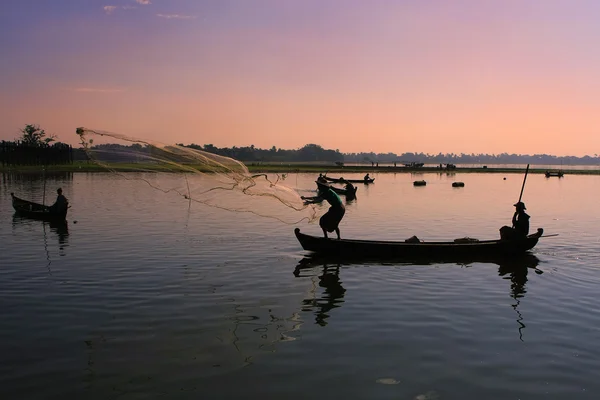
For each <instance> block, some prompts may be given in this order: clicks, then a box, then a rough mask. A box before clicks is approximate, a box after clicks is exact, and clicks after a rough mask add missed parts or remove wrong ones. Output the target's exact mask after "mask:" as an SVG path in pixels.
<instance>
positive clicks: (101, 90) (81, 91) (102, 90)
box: [66, 87, 125, 93]
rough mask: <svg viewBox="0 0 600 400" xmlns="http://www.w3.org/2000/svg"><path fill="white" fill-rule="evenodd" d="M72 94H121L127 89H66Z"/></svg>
mask: <svg viewBox="0 0 600 400" xmlns="http://www.w3.org/2000/svg"><path fill="white" fill-rule="evenodd" d="M66 90H68V91H70V92H77V93H121V92H124V91H125V89H120V88H93V87H77V88H69V89H66Z"/></svg>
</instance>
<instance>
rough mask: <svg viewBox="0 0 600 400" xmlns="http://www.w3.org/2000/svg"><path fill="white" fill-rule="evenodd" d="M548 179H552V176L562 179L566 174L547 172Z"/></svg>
mask: <svg viewBox="0 0 600 400" xmlns="http://www.w3.org/2000/svg"><path fill="white" fill-rule="evenodd" d="M545 175H546V178H550V177H552V176H556V177H558V178H562V177H563V176H564V175H565V174H564V172H562V171H546V174H545Z"/></svg>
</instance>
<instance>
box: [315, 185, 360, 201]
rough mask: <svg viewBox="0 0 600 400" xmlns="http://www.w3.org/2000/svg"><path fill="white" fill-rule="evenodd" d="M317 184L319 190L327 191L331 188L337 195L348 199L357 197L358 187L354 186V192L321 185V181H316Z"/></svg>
mask: <svg viewBox="0 0 600 400" xmlns="http://www.w3.org/2000/svg"><path fill="white" fill-rule="evenodd" d="M316 183H317V187H318V188H319V190H326V189H328V188H329V189H331V190H333V191H334V192H336V193H337V194H342V195H344V196H346V197H356V190H357V189H358V188H357V187H356V186H353V190H347V189H343V188H338V187H335V186H331V185H328V184H326V183H321V182H319V181H316Z"/></svg>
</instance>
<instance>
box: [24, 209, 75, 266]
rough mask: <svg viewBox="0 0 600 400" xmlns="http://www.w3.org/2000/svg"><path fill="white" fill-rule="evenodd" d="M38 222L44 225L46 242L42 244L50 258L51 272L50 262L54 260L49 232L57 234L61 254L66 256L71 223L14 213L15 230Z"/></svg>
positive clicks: (48, 258) (47, 256)
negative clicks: (51, 257)
mask: <svg viewBox="0 0 600 400" xmlns="http://www.w3.org/2000/svg"><path fill="white" fill-rule="evenodd" d="M38 224H39V225H41V226H42V231H43V235H44V242H43V243H42V244H40V245H43V246H44V250H45V252H46V258H47V260H48V271H49V272H50V273H51V271H50V264H51V263H52V261H51V259H50V251H49V249H48V240H49V234H51V235H56V238H57V239H58V250H59V255H60V256H64V255H65V254H66V253H65V250H66V248H67V247H68V246H69V223H68V222H67V221H66V220H59V221H39V220H34V219H30V218H24V217H21V216H19V215H18V214H14V215H13V220H12V226H13V230H15V229H19V228H21V227H26V226H36V225H38Z"/></svg>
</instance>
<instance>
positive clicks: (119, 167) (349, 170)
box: [0, 161, 600, 177]
mask: <svg viewBox="0 0 600 400" xmlns="http://www.w3.org/2000/svg"><path fill="white" fill-rule="evenodd" d="M110 167H111V168H112V169H113V170H115V171H119V172H140V171H148V172H152V171H164V167H163V166H159V165H156V164H149V163H137V164H136V163H112V164H110ZM193 167H194V168H195V169H196V170H198V171H200V172H210V170H209V169H207V168H206V167H205V166H201V165H196V166H193ZM247 167H248V170H249V171H250V172H253V173H259V172H265V173H298V172H306V173H315V174H319V173H327V174H329V175H330V176H334V177H338V176H344V175H346V176H347V175H348V174H353V173H354V174H363V175H364V174H366V173H370V174H374V173H415V172H417V173H418V172H438V173H473V172H477V173H520V174H522V173H523V172H524V169H523V168H495V167H494V166H493V165H491V166H490V165H488V167H487V168H481V167H479V168H461V167H457V168H456V169H454V170H450V171H446V170H440V169H438V168H436V167H421V168H407V167H400V166H399V167H393V166H389V167H388V166H385V167H371V166H344V167H340V166H337V165H316V164H300V163H298V164H260V165H257V164H248V165H247ZM557 169H558V168H557ZM46 171H47V172H48V173H51V172H107V169H106V168H105V167H102V166H100V165H97V164H94V163H88V162H85V161H84V162H75V163H73V164H66V165H50V166H47V167H46ZM563 171H564V173H565V175H600V169H598V170H588V169H569V170H563ZM0 172H2V173H41V172H42V168H41V167H40V166H19V167H0ZM545 172H546V169H545V168H544V169H539V168H535V166H531V167H530V169H529V173H531V174H543V173H545Z"/></svg>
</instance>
